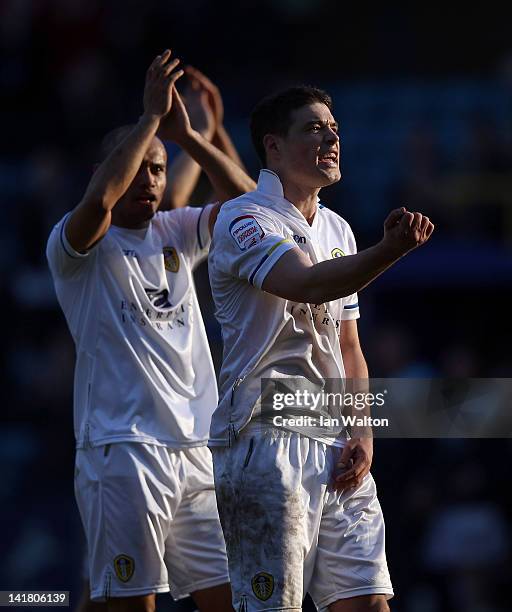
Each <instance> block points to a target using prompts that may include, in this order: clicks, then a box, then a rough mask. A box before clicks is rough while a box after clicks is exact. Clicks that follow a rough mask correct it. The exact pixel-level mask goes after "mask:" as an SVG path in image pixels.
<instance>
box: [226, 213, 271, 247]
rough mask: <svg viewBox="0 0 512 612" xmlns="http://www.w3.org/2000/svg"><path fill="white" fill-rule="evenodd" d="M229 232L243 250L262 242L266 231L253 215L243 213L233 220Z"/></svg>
mask: <svg viewBox="0 0 512 612" xmlns="http://www.w3.org/2000/svg"><path fill="white" fill-rule="evenodd" d="M229 233H230V234H231V236H232V238H233V240H234V241H235V242H236V244H237V246H238V248H239V249H240V250H241V251H247V249H249V248H250V247H252V246H254V245H255V244H258V242H261V240H262V238H263V236H264V235H265V232H264V231H263V230H262V229H261V226H260V224H259V223H258V222H257V221H256V219H255V218H254V217H253V216H252V215H243V216H242V217H237V218H236V219H235V220H234V221H231V223H230V225H229Z"/></svg>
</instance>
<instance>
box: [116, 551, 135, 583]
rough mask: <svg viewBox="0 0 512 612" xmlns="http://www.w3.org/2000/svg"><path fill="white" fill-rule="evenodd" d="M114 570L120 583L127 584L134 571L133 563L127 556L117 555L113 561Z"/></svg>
mask: <svg viewBox="0 0 512 612" xmlns="http://www.w3.org/2000/svg"><path fill="white" fill-rule="evenodd" d="M114 570H115V572H116V576H117V577H118V578H119V580H120V581H121V582H128V580H130V578H131V577H132V576H133V572H134V571H135V561H134V560H133V559H132V558H131V557H129V556H128V555H117V557H116V558H115V559H114Z"/></svg>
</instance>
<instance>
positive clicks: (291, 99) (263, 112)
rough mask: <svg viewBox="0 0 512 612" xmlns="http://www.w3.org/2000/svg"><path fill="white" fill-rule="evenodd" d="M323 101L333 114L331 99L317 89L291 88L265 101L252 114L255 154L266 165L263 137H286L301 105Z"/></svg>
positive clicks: (252, 136) (252, 135)
mask: <svg viewBox="0 0 512 612" xmlns="http://www.w3.org/2000/svg"><path fill="white" fill-rule="evenodd" d="M315 102H321V103H322V104H325V105H326V106H327V108H328V109H329V110H330V111H332V100H331V96H330V95H329V94H328V93H327V92H325V91H323V90H322V89H317V88H316V87H308V86H306V85H302V86H300V87H290V88H289V89H285V90H284V91H281V92H278V93H277V94H274V95H271V96H268V97H266V98H264V99H263V100H262V101H261V102H260V103H259V104H258V105H257V106H256V108H255V109H254V110H253V111H252V113H251V138H252V143H253V145H254V148H255V149H256V153H257V154H258V157H259V158H260V160H261V163H262V164H263V165H264V166H265V165H266V163H267V159H266V154H265V147H264V145H263V138H264V137H265V135H266V134H277V135H278V136H286V134H287V133H288V130H289V129H290V125H291V123H292V113H293V111H296V110H297V109H299V108H301V107H302V106H306V105H307V104H314V103H315Z"/></svg>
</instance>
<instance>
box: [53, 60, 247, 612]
mask: <svg viewBox="0 0 512 612" xmlns="http://www.w3.org/2000/svg"><path fill="white" fill-rule="evenodd" d="M182 74H183V71H182V70H179V69H178V60H173V59H172V58H171V53H170V51H168V50H167V51H165V52H164V53H163V54H162V55H160V56H158V57H157V58H155V60H154V61H153V63H152V64H151V66H150V67H149V69H148V72H147V75H146V83H145V89H144V113H143V115H142V116H141V118H140V119H139V121H138V123H137V124H136V125H135V127H133V128H132V129H130V130H128V131H127V130H121V131H120V132H119V131H118V132H116V133H114V135H113V136H112V137H111V138H110V139H107V147H109V148H110V149H111V150H110V152H109V153H108V155H107V156H106V159H104V160H103V162H102V163H101V165H100V166H99V167H98V169H97V170H96V171H95V173H94V175H93V177H92V179H91V181H90V183H89V185H88V187H87V190H86V193H85V195H84V197H83V199H82V201H81V202H80V203H79V205H78V206H77V207H76V208H75V209H74V210H73V211H71V212H70V213H68V214H67V215H65V216H64V218H63V219H62V220H61V221H60V222H59V223H58V224H57V225H56V226H55V228H54V229H53V231H52V233H51V235H50V238H49V241H48V247H47V256H48V261H49V265H50V269H51V272H52V275H53V278H54V282H55V288H56V292H57V297H58V300H59V303H60V305H61V307H62V309H63V311H64V314H65V316H66V320H67V323H68V326H69V328H70V331H71V334H72V336H73V339H74V341H75V344H76V353H77V362H76V370H75V387H74V424H75V435H76V440H77V456H76V470H75V491H76V496H77V501H78V506H79V509H80V513H81V517H82V522H83V524H84V528H85V532H86V538H87V548H88V552H89V575H90V584H91V598H92V599H93V600H97V601H102V600H105V599H106V600H107V603H108V607H109V608H110V609H115V610H145V611H151V610H154V608H155V593H162V592H167V591H169V590H170V591H171V593H172V595H173V596H174V597H175V598H176V599H179V598H182V597H185V596H186V595H187V594H189V593H190V594H192V596H193V597H194V599H195V601H196V604H197V605H198V607H199V609H200V610H201V611H211V612H213V611H217V610H229V609H230V606H231V604H230V601H231V596H230V590H229V584H228V580H229V578H228V571H227V564H226V556H225V554H226V553H225V548H224V543H223V538H222V532H221V529H220V524H219V519H218V514H217V510H216V505H215V495H214V490H213V477H212V468H211V457H210V451H209V450H208V449H207V448H206V442H207V438H208V428H209V423H210V417H211V413H212V411H213V409H214V408H215V405H216V397H217V392H216V385H215V375H214V370H213V365H212V360H211V357H210V352H209V348H208V343H207V338H206V333H205V329H204V325H203V322H202V319H201V313H200V310H199V305H198V302H197V297H196V293H195V289H194V285H193V280H192V270H193V269H194V267H195V266H196V265H197V264H198V263H199V262H200V261H201V260H203V259H204V258H205V257H206V254H207V252H208V246H209V242H210V231H211V228H212V226H213V223H214V221H215V217H216V214H217V211H218V206H219V205H208V206H205V207H204V208H187V207H185V208H180V209H177V210H173V211H169V212H162V213H158V212H157V209H158V206H159V204H160V201H161V200H162V196H163V194H164V190H165V186H166V152H165V148H164V146H163V144H162V142H161V141H160V140H159V139H158V138H157V136H156V134H157V130H158V129H159V127H160V126H161V124H162V123H163V122H165V124H166V130H167V133H168V134H172V136H173V140H175V142H176V143H177V144H178V145H179V146H180V147H181V148H182V149H184V150H185V151H187V153H189V154H190V156H191V157H192V158H193V159H195V161H196V162H198V163H199V164H200V165H201V167H202V168H203V169H204V170H205V172H206V173H207V174H208V176H209V178H210V180H211V182H212V185H213V187H214V189H215V191H216V193H217V194H218V195H219V197H220V198H221V200H225V199H228V198H230V197H234V196H236V195H238V194H240V193H243V192H245V191H246V190H247V189H252V188H253V187H254V183H253V182H252V181H251V179H250V178H249V177H248V176H247V175H246V174H245V173H244V172H243V170H241V168H240V167H239V166H238V165H236V164H235V163H233V162H232V161H231V160H230V159H229V158H228V157H227V156H225V155H224V154H223V153H222V152H220V151H219V150H218V149H217V148H216V147H214V146H212V145H211V144H210V143H209V142H207V141H206V140H205V139H204V138H202V137H201V136H200V135H199V134H198V133H197V132H196V131H195V130H193V129H192V128H191V126H190V122H189V119H188V116H187V113H186V110H185V108H184V106H183V103H182V102H181V100H180V98H179V96H178V94H177V92H176V90H175V88H174V83H175V82H176V80H177V79H178V78H179V77H180V76H181V75H182Z"/></svg>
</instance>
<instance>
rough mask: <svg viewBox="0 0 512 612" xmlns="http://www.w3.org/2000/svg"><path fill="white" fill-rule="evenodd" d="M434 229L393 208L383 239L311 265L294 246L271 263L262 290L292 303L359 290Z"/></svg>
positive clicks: (420, 218) (423, 219)
mask: <svg viewBox="0 0 512 612" xmlns="http://www.w3.org/2000/svg"><path fill="white" fill-rule="evenodd" d="M433 231H434V225H433V224H432V223H431V222H430V220H429V218H428V217H425V216H423V215H421V214H420V213H418V212H415V213H411V212H407V211H406V210H405V208H400V209H396V210H394V211H392V212H391V213H390V215H389V216H388V218H387V219H386V221H385V222H384V238H383V239H382V240H381V241H380V242H379V243H378V244H376V245H375V246H373V247H370V248H369V249H366V250H364V251H360V252H359V253H357V255H347V256H345V257H337V258H334V259H331V260H329V261H322V262H320V263H317V264H313V263H312V262H311V261H310V259H309V258H308V257H307V256H306V255H305V254H304V253H303V252H302V251H301V250H300V249H297V248H294V249H291V250H289V251H288V252H287V253H285V254H284V255H283V256H282V257H281V258H280V259H279V260H278V261H277V263H276V264H275V265H274V267H273V268H272V270H271V271H270V272H269V273H268V274H267V276H266V278H265V280H264V282H263V286H262V288H263V290H264V291H267V292H269V293H273V294H274V295H277V296H279V297H282V298H285V299H287V300H292V301H294V302H305V303H309V304H323V303H324V302H330V301H332V300H336V299H339V298H342V297H346V296H348V295H351V294H352V293H355V292H357V291H360V290H361V289H363V288H364V287H366V286H367V285H368V284H369V283H371V282H372V281H373V280H374V279H375V278H377V277H378V276H379V275H380V274H382V272H384V271H385V270H387V269H388V268H389V267H391V266H392V265H393V264H394V263H395V262H397V261H398V260H399V259H400V258H401V257H403V256H404V255H405V254H406V253H408V252H409V251H411V250H412V249H414V248H416V247H418V246H420V245H422V244H424V243H425V242H426V241H427V240H428V239H429V238H430V236H431V234H432V232H433Z"/></svg>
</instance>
